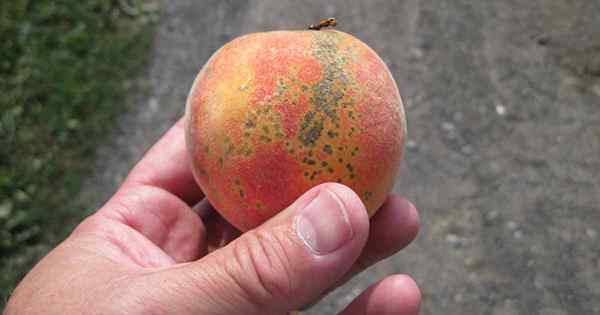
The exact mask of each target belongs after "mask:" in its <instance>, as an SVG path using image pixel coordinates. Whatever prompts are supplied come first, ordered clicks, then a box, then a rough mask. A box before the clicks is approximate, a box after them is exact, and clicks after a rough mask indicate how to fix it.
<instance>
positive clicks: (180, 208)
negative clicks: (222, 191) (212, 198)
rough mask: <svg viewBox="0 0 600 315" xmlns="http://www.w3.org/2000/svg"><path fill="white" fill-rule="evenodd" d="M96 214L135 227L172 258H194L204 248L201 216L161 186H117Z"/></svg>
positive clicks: (202, 253) (204, 249)
mask: <svg viewBox="0 0 600 315" xmlns="http://www.w3.org/2000/svg"><path fill="white" fill-rule="evenodd" d="M98 215H101V216H104V217H106V218H109V219H112V220H114V221H117V222H119V223H122V224H125V225H127V226H129V227H131V228H132V229H134V230H136V231H137V232H139V233H140V234H142V235H143V236H144V237H145V238H147V239H148V240H150V241H151V242H152V243H154V244H155V245H156V246H157V247H159V248H160V249H162V250H163V251H164V252H165V253H166V254H167V255H169V256H170V257H171V258H172V259H173V260H174V261H175V262H186V261H192V260H196V259H198V258H199V257H201V256H202V255H204V253H205V252H206V241H205V238H206V229H205V227H204V225H203V223H202V220H201V219H200V217H198V215H197V214H196V213H195V212H194V211H193V210H192V209H191V208H190V207H189V206H188V205H187V204H186V203H184V202H183V201H182V200H181V199H179V198H178V197H177V196H175V195H173V194H171V193H169V192H167V191H165V190H163V189H160V188H157V187H153V186H146V185H142V186H132V187H130V188H125V189H120V190H119V191H118V192H117V194H115V196H113V198H111V199H110V200H109V201H108V202H107V204H106V205H105V206H104V207H102V209H100V210H99V211H98Z"/></svg>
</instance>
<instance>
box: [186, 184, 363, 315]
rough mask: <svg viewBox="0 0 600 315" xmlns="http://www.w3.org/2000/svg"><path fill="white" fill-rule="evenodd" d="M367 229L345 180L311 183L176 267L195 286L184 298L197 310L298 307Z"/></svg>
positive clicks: (332, 278)
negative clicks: (223, 242)
mask: <svg viewBox="0 0 600 315" xmlns="http://www.w3.org/2000/svg"><path fill="white" fill-rule="evenodd" d="M368 232H369V220H368V215H367V212H366V210H365V207H364V205H363V203H362V202H361V200H360V198H359V197H358V196H357V195H356V194H355V193H354V192H353V191H352V190H351V189H350V188H348V187H346V186H343V185H340V184H334V183H327V184H322V185H319V186H317V187H315V188H313V189H311V190H310V191H308V192H307V193H306V194H304V195H303V196H302V197H300V198H299V199H298V200H297V201H296V202H295V203H294V204H293V205H292V206H290V207H289V208H288V209H286V210H284V211H283V212H281V213H280V214H278V215H277V216H276V217H274V218H273V219H271V220H270V221H268V222H266V223H265V224H263V225H261V226H260V227H258V228H257V229H255V230H251V231H248V232H246V233H244V234H243V235H242V236H241V237H239V238H238V239H236V240H235V241H233V242H232V243H230V244H229V245H227V246H226V247H223V248H221V249H219V250H217V251H215V252H213V253H211V254H210V255H208V256H206V257H204V258H203V259H201V260H199V261H197V262H194V263H191V264H188V265H186V266H185V267H184V271H183V272H181V274H184V275H185V276H184V277H186V279H187V281H193V282H194V286H193V287H194V288H196V289H199V290H194V292H193V293H192V294H193V295H194V296H193V297H189V296H188V298H189V299H190V300H191V301H194V300H195V301H198V303H197V307H195V308H194V312H195V313H202V314H205V313H206V314H283V313H286V312H288V311H291V310H294V309H299V308H301V307H302V306H303V305H306V304H308V303H310V302H312V301H313V300H314V299H316V298H318V297H319V296H320V295H321V294H322V293H323V292H324V291H325V290H327V289H328V288H329V287H330V286H331V285H333V284H334V283H335V282H336V280H338V279H339V278H341V277H342V276H343V275H344V274H345V273H346V272H347V271H348V270H349V269H350V267H351V266H352V264H353V263H354V261H355V260H356V259H357V258H358V256H359V254H360V252H361V251H362V248H363V246H364V245H365V243H366V240H367V237H368ZM190 300H188V301H187V302H186V304H187V303H189V301H190Z"/></svg>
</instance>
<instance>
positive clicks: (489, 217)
mask: <svg viewBox="0 0 600 315" xmlns="http://www.w3.org/2000/svg"><path fill="white" fill-rule="evenodd" d="M498 215H499V213H498V211H496V210H492V211H490V212H488V213H487V214H486V216H485V218H486V219H487V220H488V221H494V220H495V219H496V218H497V217H498Z"/></svg>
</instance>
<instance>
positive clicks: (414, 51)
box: [410, 48, 423, 59]
mask: <svg viewBox="0 0 600 315" xmlns="http://www.w3.org/2000/svg"><path fill="white" fill-rule="evenodd" d="M410 53H411V56H412V57H413V58H414V59H421V58H422V57H423V50H421V49H419V48H413V49H412V50H411V51H410Z"/></svg>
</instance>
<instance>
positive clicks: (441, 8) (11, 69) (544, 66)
mask: <svg viewBox="0 0 600 315" xmlns="http://www.w3.org/2000/svg"><path fill="white" fill-rule="evenodd" d="M329 16H334V17H336V18H337V19H338V22H339V25H338V27H337V28H338V29H339V30H342V31H345V32H348V33H351V34H354V35H355V36H357V37H359V38H360V39H362V40H363V41H365V42H366V43H367V44H368V45H370V46H371V47H372V48H373V49H374V50H375V51H376V52H377V53H378V54H379V55H380V56H381V57H382V58H383V59H384V61H385V62H386V63H387V65H388V66H389V67H390V70H391V71H392V72H393V75H394V77H395V79H396V81H397V83H398V86H399V89H400V92H401V94H402V96H403V99H404V102H405V107H406V111H407V116H408V133H409V137H408V142H407V151H406V158H405V161H404V164H403V168H402V174H401V176H400V177H399V180H398V183H397V185H396V187H395V191H396V192H398V193H401V194H403V195H405V196H406V197H408V198H409V199H411V200H413V201H414V202H415V204H416V205H417V207H418V208H419V209H420V213H421V220H422V229H421V233H420V235H419V236H418V238H417V240H416V241H415V242H414V243H413V244H412V245H410V246H409V247H408V248H407V249H406V250H404V251H402V252H401V253H399V254H397V255H395V256H394V257H392V258H390V259H388V260H386V261H383V262H381V263H379V264H377V265H376V266H374V267H372V268H371V269H369V270H368V271H366V272H364V273H363V274H361V275H360V276H358V277H357V278H356V279H354V280H353V281H351V282H350V283H348V284H347V285H346V286H344V287H342V288H340V289H339V290H337V291H335V292H333V293H332V294H330V295H329V296H328V297H327V298H326V299H325V300H323V301H322V302H321V303H319V304H317V305H316V306H314V307H313V308H312V309H310V310H309V311H308V312H307V313H308V314H333V313H335V312H336V311H338V310H340V309H341V308H343V307H344V306H345V305H346V304H347V303H349V301H351V300H352V298H353V297H355V296H356V295H357V294H358V293H359V292H360V291H362V290H363V289H364V288H365V287H367V286H368V285H369V284H370V283H372V282H374V281H376V280H377V279H379V278H381V277H383V276H385V275H388V274H391V273H407V274H410V275H412V276H413V277H414V278H415V279H416V281H417V283H418V284H419V286H420V288H421V290H422V293H423V306H422V313H423V314H492V315H496V314H548V315H562V314H598V313H600V235H599V234H600V1H589V0H577V1H575V0H531V1H516V0H502V1H479V0H471V1H469V0H455V1H427V0H399V1H391V0H390V1H341V0H340V1H291V0H290V1H279V0H277V1H276V0H268V1H216V0H215V1H192V0H177V1H162V2H160V1H141V0H138V1H134V0H129V1H126V0H121V1H117V0H113V1H100V0H87V1H67V0H62V1H58V0H57V1H52V0H37V1H27V0H10V1H2V2H0V39H1V40H0V91H1V93H0V293H1V294H2V303H4V302H5V300H6V299H7V297H8V295H9V294H10V292H11V290H12V288H13V287H14V285H15V283H16V282H17V281H18V280H19V279H20V278H21V277H22V276H23V274H24V273H25V272H26V271H27V270H28V269H29V268H31V266H32V264H33V263H35V262H36V261H37V260H38V259H39V258H40V257H41V256H42V255H44V254H45V253H46V252H47V251H48V250H49V249H50V248H52V246H54V245H55V244H56V243H57V242H59V241H60V240H61V239H63V238H64V237H65V235H67V233H69V232H70V231H71V229H72V228H73V226H74V225H75V224H76V223H77V222H78V221H79V220H81V218H83V217H84V216H86V215H88V214H89V213H91V212H92V211H94V210H95V209H97V208H98V207H99V206H100V205H101V204H102V203H103V202H104V201H106V200H107V198H108V197H109V196H110V195H111V194H112V193H113V192H114V191H115V190H116V188H117V187H118V185H119V184H120V183H121V181H122V180H123V178H124V176H125V175H126V174H127V171H128V170H129V169H130V168H131V167H132V165H133V164H134V163H135V162H136V161H137V160H139V158H140V157H141V156H142V154H143V153H144V152H145V150H147V149H148V148H149V146H150V145H151V144H152V143H154V142H155V141H156V140H157V139H158V138H159V137H160V136H161V134H162V133H163V132H164V131H166V130H167V129H168V128H169V126H170V125H172V124H173V123H174V122H175V121H176V120H177V119H178V118H179V117H180V116H181V115H182V113H183V109H184V102H185V98H186V96H187V92H188V90H189V88H190V86H191V83H192V80H193V79H194V77H195V75H196V74H197V72H198V70H199V69H200V68H201V67H202V65H203V64H204V63H205V62H206V61H207V59H208V58H209V57H210V55H211V54H212V53H213V52H214V51H215V50H216V49H218V48H219V47H220V46H221V45H223V44H224V43H226V42H228V41H229V40H231V39H233V38H235V37H237V36H239V35H242V34H246V33H250V32H259V31H268V30H275V29H301V28H304V27H306V26H307V25H308V24H311V23H314V22H316V21H318V20H319V19H320V18H323V17H329ZM0 306H2V304H0Z"/></svg>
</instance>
